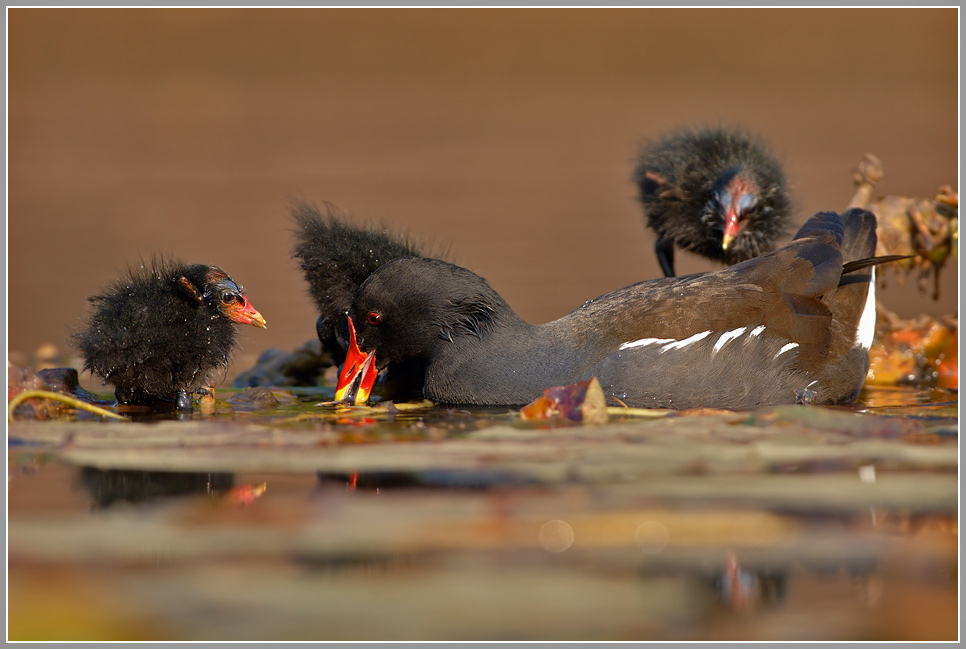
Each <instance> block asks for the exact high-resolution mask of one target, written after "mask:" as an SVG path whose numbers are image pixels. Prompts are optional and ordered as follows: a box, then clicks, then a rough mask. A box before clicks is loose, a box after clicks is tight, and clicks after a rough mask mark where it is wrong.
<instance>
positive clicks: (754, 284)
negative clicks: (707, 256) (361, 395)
mask: <svg viewBox="0 0 966 649" xmlns="http://www.w3.org/2000/svg"><path fill="white" fill-rule="evenodd" d="M875 244H876V236H875V216H874V215H873V214H872V213H870V212H867V211H865V210H850V211H848V212H846V213H845V214H843V215H841V216H840V215H838V214H835V213H834V212H824V213H820V214H817V215H815V216H814V217H812V218H811V219H809V221H808V222H807V223H805V225H804V226H803V227H802V228H801V229H800V230H799V232H798V234H797V235H796V238H795V239H794V240H793V241H792V242H791V243H790V244H789V245H787V246H785V247H783V248H781V249H779V250H776V251H774V252H772V253H770V254H766V255H764V256H761V257H756V258H753V259H750V260H748V261H745V262H742V263H740V264H737V265H734V266H731V267H728V268H725V269H722V270H719V271H716V272H711V273H701V274H696V275H689V276H687V277H681V278H665V279H657V280H651V281H646V282H640V283H638V284H634V285H631V286H628V287H625V288H622V289H620V290H617V291H614V292H612V293H610V294H607V295H604V296H602V297H599V298H597V299H595V300H591V301H589V302H587V303H586V304H584V305H583V306H582V307H580V308H579V309H577V310H576V311H574V312H572V313H570V314H569V315H566V316H564V317H562V318H560V319H559V320H555V321H553V322H550V323H547V324H544V325H531V324H528V323H527V322H525V321H524V320H522V319H521V318H520V317H519V316H518V315H517V314H516V313H515V312H514V311H513V310H512V309H511V308H510V306H509V305H508V304H507V303H506V302H505V301H504V300H503V299H502V298H501V297H500V296H499V295H498V294H497V293H496V292H495V291H494V290H493V289H492V288H491V287H490V286H489V284H487V282H486V280H484V279H483V278H482V277H480V276H478V275H476V274H475V273H472V272H471V271H469V270H467V269H465V268H461V267H459V266H454V265H453V264H448V263H446V262H442V261H438V260H433V259H418V258H405V259H398V260H395V261H393V262H390V263H388V264H386V265H384V266H383V267H381V268H380V269H379V270H377V271H376V272H375V273H373V274H372V275H371V276H370V277H369V279H367V280H366V281H365V283H364V284H363V285H362V287H361V288H360V289H359V291H358V292H357V293H356V296H355V298H354V300H353V303H352V306H351V308H350V309H349V315H350V318H351V320H352V321H353V323H354V324H355V328H356V329H357V330H358V331H357V333H358V336H357V342H358V346H359V348H360V349H361V350H362V352H365V354H362V355H361V356H363V357H364V358H361V359H360V358H357V359H353V363H354V364H355V365H356V366H358V367H359V368H360V373H364V370H365V369H367V368H369V367H370V366H371V360H370V359H371V358H372V357H373V355H374V358H375V364H376V366H377V367H384V366H385V365H387V364H391V363H398V362H404V361H412V360H416V361H419V362H421V363H423V364H425V367H426V375H425V387H424V390H423V394H424V395H425V397H426V398H428V399H431V400H433V401H436V402H437V403H448V404H462V405H487V406H497V405H504V406H508V405H522V404H525V403H528V402H530V401H531V400H533V399H535V398H536V397H538V396H540V394H542V391H543V390H544V389H545V388H547V387H550V386H554V385H566V384H570V383H575V382H577V381H582V380H587V379H589V378H590V377H592V376H596V377H597V378H598V379H599V380H600V382H601V385H602V387H603V388H604V391H605V394H607V395H608V398H609V400H611V402H613V403H617V402H618V401H619V402H622V403H625V404H627V405H630V406H639V407H667V408H694V407H714V408H730V409H738V410H741V409H753V408H757V407H760V406H764V405H770V404H779V403H796V402H801V403H812V402H814V403H820V404H831V403H847V402H850V401H853V400H854V399H855V398H856V396H857V395H858V393H859V390H860V389H861V387H862V384H863V381H864V379H865V374H866V371H867V369H868V363H869V356H868V348H869V345H870V344H871V336H872V333H873V330H874V324H875V317H874V315H875V313H874V302H875V300H874V283H873V282H872V270H871V268H870V267H869V266H871V265H873V264H875V263H878V262H879V261H882V260H871V261H869V260H868V258H870V257H872V255H873V254H874V252H875ZM366 361H369V363H368V364H367V362H366ZM346 365H347V366H349V365H350V363H349V361H347V362H346ZM357 380H358V376H356V375H353V374H348V375H346V376H343V377H340V385H339V390H340V391H343V390H344V389H345V388H346V387H347V386H351V385H353V383H354V382H355V381H357ZM338 393H340V392H337V394H338ZM347 396H349V397H350V398H351V390H350V392H349V393H347Z"/></svg>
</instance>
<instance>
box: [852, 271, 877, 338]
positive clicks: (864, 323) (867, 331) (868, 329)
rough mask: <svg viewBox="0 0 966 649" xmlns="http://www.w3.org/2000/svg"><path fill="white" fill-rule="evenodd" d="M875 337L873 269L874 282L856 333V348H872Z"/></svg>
mask: <svg viewBox="0 0 966 649" xmlns="http://www.w3.org/2000/svg"><path fill="white" fill-rule="evenodd" d="M873 336H875V269H874V268H873V269H872V281H870V282H869V295H868V297H866V299H865V309H863V310H862V317H861V318H859V327H858V329H857V330H856V332H855V345H854V346H855V347H864V348H865V349H866V350H868V349H869V348H870V347H872V338H873Z"/></svg>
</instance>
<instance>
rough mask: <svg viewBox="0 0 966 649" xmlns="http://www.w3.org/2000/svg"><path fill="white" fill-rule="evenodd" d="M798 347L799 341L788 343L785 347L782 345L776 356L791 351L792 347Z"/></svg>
mask: <svg viewBox="0 0 966 649" xmlns="http://www.w3.org/2000/svg"><path fill="white" fill-rule="evenodd" d="M796 347H798V343H788V344H787V345H785V346H784V347H782V348H781V349H779V350H778V353H777V354H775V358H778V357H779V356H781V355H782V354H784V353H785V352H787V351H790V350H792V349H795V348H796ZM773 360H774V359H773Z"/></svg>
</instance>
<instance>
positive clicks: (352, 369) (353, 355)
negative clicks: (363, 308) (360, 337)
mask: <svg viewBox="0 0 966 649" xmlns="http://www.w3.org/2000/svg"><path fill="white" fill-rule="evenodd" d="M377 374H378V370H377V369H376V352H375V351H372V352H369V353H368V354H366V353H364V352H362V350H360V349H359V345H358V343H357V342H356V328H355V325H353V324H352V318H349V351H348V353H347V354H346V357H345V363H343V364H342V370H341V371H340V372H339V382H338V383H337V384H336V386H335V400H336V401H342V402H345V403H352V404H354V405H357V406H358V405H362V404H365V403H366V402H367V401H368V400H369V394H370V393H371V392H372V384H373V383H375V382H376V375H377Z"/></svg>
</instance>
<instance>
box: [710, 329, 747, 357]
mask: <svg viewBox="0 0 966 649" xmlns="http://www.w3.org/2000/svg"><path fill="white" fill-rule="evenodd" d="M747 328H748V327H738V328H737V329H732V330H731V331H726V332H724V333H723V334H721V337H720V338H718V342H716V343H715V344H714V349H713V350H711V351H712V352H713V353H715V354H717V353H718V351H720V350H721V348H722V347H724V346H725V345H726V344H727V343H728V341H729V340H732V339H734V338H737V337H738V336H740V335H741V334H743V333H745V330H746V329H747Z"/></svg>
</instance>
